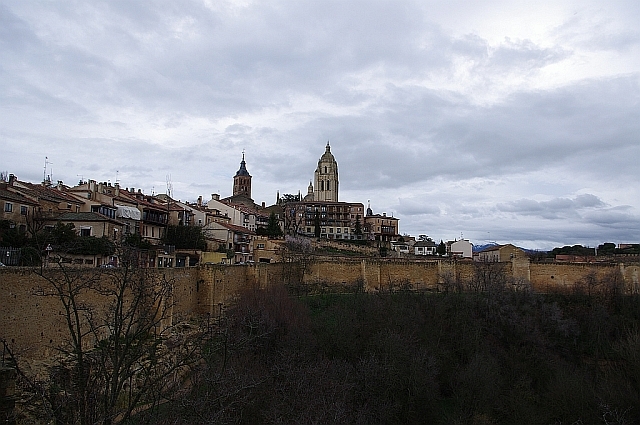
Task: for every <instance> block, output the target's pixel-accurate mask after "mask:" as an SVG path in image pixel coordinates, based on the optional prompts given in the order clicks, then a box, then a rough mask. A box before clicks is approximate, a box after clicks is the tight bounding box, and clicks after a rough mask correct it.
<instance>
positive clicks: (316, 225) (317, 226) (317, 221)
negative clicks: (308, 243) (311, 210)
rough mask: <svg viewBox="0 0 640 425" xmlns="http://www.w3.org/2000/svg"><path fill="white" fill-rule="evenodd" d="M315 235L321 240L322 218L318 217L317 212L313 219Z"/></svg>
mask: <svg viewBox="0 0 640 425" xmlns="http://www.w3.org/2000/svg"><path fill="white" fill-rule="evenodd" d="M313 233H314V234H315V236H316V238H320V216H319V215H318V212H317V211H316V215H315V217H314V218H313Z"/></svg>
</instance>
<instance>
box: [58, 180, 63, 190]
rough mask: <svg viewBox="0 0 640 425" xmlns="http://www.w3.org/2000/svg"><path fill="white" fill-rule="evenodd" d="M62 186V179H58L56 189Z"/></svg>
mask: <svg viewBox="0 0 640 425" xmlns="http://www.w3.org/2000/svg"><path fill="white" fill-rule="evenodd" d="M62 186H63V183H62V180H58V185H57V188H58V190H62Z"/></svg>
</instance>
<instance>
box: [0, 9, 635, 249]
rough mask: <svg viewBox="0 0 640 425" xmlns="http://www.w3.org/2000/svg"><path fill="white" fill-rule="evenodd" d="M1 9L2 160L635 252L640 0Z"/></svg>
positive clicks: (181, 193)
mask: <svg viewBox="0 0 640 425" xmlns="http://www.w3.org/2000/svg"><path fill="white" fill-rule="evenodd" d="M482 3H484V2H476V1H471V0H467V1H452V2H446V5H445V4H442V2H439V1H416V2H410V1H405V2H398V1H389V2H385V1H369V2H365V1H335V2H333V1H309V2H300V1H270V2H263V1H251V0H247V1H223V0H211V1H195V0H194V1H180V2H175V1H157V2H131V1H128V0H127V1H125V0H122V1H104V2H98V1H87V2H85V1H66V2H25V1H22V0H15V1H13V0H5V1H3V2H1V3H0V148H1V149H0V152H1V153H0V168H1V169H2V171H8V172H10V173H14V174H16V175H17V176H18V177H19V178H20V179H22V180H28V181H41V180H42V176H43V171H44V170H43V167H44V158H45V156H46V157H48V158H49V161H50V162H51V163H52V164H51V165H50V166H49V171H52V174H53V179H54V180H63V181H64V182H65V183H66V184H70V185H73V184H75V183H76V182H77V180H79V178H80V177H82V178H84V179H94V180H98V181H107V180H108V181H111V182H115V181H116V179H118V180H119V181H120V182H121V184H122V185H123V186H126V187H136V188H141V189H143V190H144V191H145V193H151V192H152V191H154V192H155V193H164V192H166V187H167V184H166V182H167V176H170V179H171V183H172V185H173V191H174V196H175V197H176V198H179V199H182V200H189V201H192V200H195V199H196V198H197V197H198V196H199V195H202V196H204V197H205V199H206V198H209V197H210V195H211V193H220V194H221V195H222V196H228V195H230V194H231V189H232V177H233V175H234V173H235V171H236V170H237V169H238V165H239V161H240V159H241V155H242V150H243V149H245V150H246V160H247V168H248V170H249V172H250V173H251V174H252V175H253V198H254V199H255V200H256V202H262V201H265V202H266V203H267V204H271V203H273V202H274V201H275V199H276V191H280V193H297V192H298V191H299V190H300V191H302V192H303V193H305V192H306V188H307V185H308V184H309V181H310V180H311V179H312V177H313V171H314V169H315V165H316V162H317V160H318V158H319V157H320V155H321V154H322V153H323V151H324V145H325V143H326V141H327V140H330V141H331V146H332V152H333V153H334V155H335V157H336V159H337V161H338V165H339V170H340V184H341V192H340V200H343V201H353V202H362V203H365V204H366V203H367V201H368V200H371V207H372V208H373V210H374V211H375V212H386V213H387V214H393V215H394V216H397V217H399V218H400V231H401V232H402V233H408V234H412V235H418V234H428V235H430V236H432V237H433V238H435V239H437V240H440V239H445V240H447V239H453V238H459V237H460V236H461V235H462V236H463V237H465V238H470V239H471V241H472V242H474V243H476V244H483V243H486V242H487V241H497V242H499V243H508V242H510V243H515V244H518V245H520V246H524V247H528V248H541V249H548V248H552V247H554V246H559V245H564V244H575V243H581V244H585V245H590V246H594V245H597V244H600V243H603V242H616V243H620V242H635V243H637V242H640V189H639V188H638V186H639V185H638V183H639V182H640V167H639V166H638V165H639V161H640V30H639V29H638V25H637V24H638V22H640V3H639V2H638V1H637V0H629V1H615V0H612V1H609V2H606V3H603V2H600V1H595V0H592V1H590V0H581V1H562V0H549V1H538V2H535V4H534V3H533V2H529V1H527V2H524V1H507V0H505V1H492V2H489V3H486V4H482Z"/></svg>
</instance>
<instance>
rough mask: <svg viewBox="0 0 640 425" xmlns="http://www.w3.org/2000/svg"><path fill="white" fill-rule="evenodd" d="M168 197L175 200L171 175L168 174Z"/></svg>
mask: <svg viewBox="0 0 640 425" xmlns="http://www.w3.org/2000/svg"><path fill="white" fill-rule="evenodd" d="M167 196H168V197H169V198H173V183H171V174H167Z"/></svg>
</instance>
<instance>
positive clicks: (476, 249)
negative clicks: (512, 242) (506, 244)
mask: <svg viewBox="0 0 640 425" xmlns="http://www.w3.org/2000/svg"><path fill="white" fill-rule="evenodd" d="M497 245H498V244H497V243H493V242H492V243H487V244H484V245H474V246H473V252H480V251H482V250H483V249H486V248H489V247H491V246H497ZM518 248H520V249H521V250H523V251H524V252H526V253H527V254H529V255H531V254H536V253H540V252H546V251H540V250H538V249H529V248H522V247H521V246H519V247H518Z"/></svg>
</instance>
